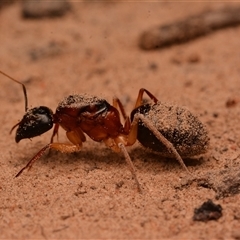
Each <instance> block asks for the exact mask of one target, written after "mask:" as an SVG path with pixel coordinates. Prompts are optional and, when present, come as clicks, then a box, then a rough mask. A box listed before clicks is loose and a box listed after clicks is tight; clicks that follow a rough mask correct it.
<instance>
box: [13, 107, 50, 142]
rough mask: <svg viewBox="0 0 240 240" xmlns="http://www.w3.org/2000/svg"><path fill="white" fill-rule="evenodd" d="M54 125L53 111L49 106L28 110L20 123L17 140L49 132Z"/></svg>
mask: <svg viewBox="0 0 240 240" xmlns="http://www.w3.org/2000/svg"><path fill="white" fill-rule="evenodd" d="M52 126H53V112H52V110H51V109H49V108H47V107H43V106H41V107H36V108H32V109H30V110H28V111H27V112H26V114H25V115H24V116H23V119H22V120H21V122H20V123H19V124H18V129H17V132H16V137H15V140H16V142H19V141H20V140H22V139H24V138H32V137H36V136H39V135H41V134H42V133H45V132H47V131H48V130H49V129H51V128H52Z"/></svg>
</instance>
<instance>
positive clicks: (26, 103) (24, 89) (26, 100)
mask: <svg viewBox="0 0 240 240" xmlns="http://www.w3.org/2000/svg"><path fill="white" fill-rule="evenodd" d="M0 73H1V74H3V75H4V76H6V77H8V78H10V79H11V80H13V81H14V82H16V83H19V84H21V85H22V88H23V94H24V98H25V112H27V109H28V99H27V90H26V87H25V85H24V84H23V83H21V82H19V81H18V80H16V79H14V78H12V77H10V76H9V75H7V74H6V73H4V72H2V71H1V70H0Z"/></svg>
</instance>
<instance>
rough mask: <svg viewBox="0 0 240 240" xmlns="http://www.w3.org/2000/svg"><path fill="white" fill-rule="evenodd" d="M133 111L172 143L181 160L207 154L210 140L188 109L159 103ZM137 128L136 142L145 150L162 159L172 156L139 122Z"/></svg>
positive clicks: (196, 118)
mask: <svg viewBox="0 0 240 240" xmlns="http://www.w3.org/2000/svg"><path fill="white" fill-rule="evenodd" d="M136 112H139V113H143V115H144V117H145V118H146V119H148V120H149V121H150V122H151V123H152V125H153V126H154V127H155V128H156V129H157V130H158V131H159V132H160V133H161V134H162V135H163V136H164V137H165V138H166V139H167V140H168V141H169V142H171V143H172V144H173V146H174V147H175V149H176V150H177V152H178V153H179V155H180V156H181V157H183V158H185V157H192V156H196V155H199V154H203V153H205V152H206V151H207V149H208V145H209V137H208V132H207V130H206V127H205V126H204V125H203V124H202V122H201V121H200V120H199V119H198V117H196V116H194V115H193V114H192V113H191V112H190V111H189V110H188V109H187V108H184V107H179V106H176V105H171V104H168V103H162V102H160V101H158V102H156V103H155V104H152V105H151V104H145V105H142V106H141V107H140V108H139V109H135V110H133V114H135V113H136ZM138 127H139V131H138V140H139V142H140V143H141V144H142V145H143V146H144V147H146V148H149V149H151V150H153V151H156V152H158V153H159V154H160V155H162V156H165V157H174V155H173V154H172V152H171V151H169V150H168V149H167V148H166V146H165V145H164V144H163V143H162V142H161V141H159V140H158V139H157V138H156V136H155V135H154V134H152V133H151V132H150V131H149V129H148V128H147V127H145V126H144V123H143V122H142V121H141V120H140V123H139V126H138Z"/></svg>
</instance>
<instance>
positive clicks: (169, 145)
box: [134, 113, 191, 175]
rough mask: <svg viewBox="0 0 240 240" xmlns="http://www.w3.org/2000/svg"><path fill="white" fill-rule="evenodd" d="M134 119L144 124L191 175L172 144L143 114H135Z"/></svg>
mask: <svg viewBox="0 0 240 240" xmlns="http://www.w3.org/2000/svg"><path fill="white" fill-rule="evenodd" d="M135 119H136V121H138V120H139V119H140V120H141V121H142V122H143V123H144V125H145V126H146V127H147V128H148V129H149V130H151V132H152V133H153V134H154V135H155V137H156V138H157V139H158V140H159V141H160V142H162V143H163V144H164V145H165V146H166V147H167V149H168V150H169V151H170V152H171V153H172V154H173V155H174V156H175V158H176V159H177V160H178V162H179V163H180V165H181V166H182V167H183V168H184V169H185V170H186V171H187V172H188V173H189V174H190V175H191V173H190V172H189V170H188V168H187V167H186V165H185V163H184V162H183V160H182V157H181V156H180V155H179V153H178V152H177V150H176V148H175V147H174V146H173V144H172V143H171V142H169V141H168V140H167V139H166V138H165V137H164V136H163V135H162V134H161V133H160V132H159V131H158V130H157V129H156V128H155V127H154V125H153V124H152V123H151V122H150V121H149V120H148V119H147V118H145V117H144V115H143V114H140V113H137V114H135V116H134V120H135Z"/></svg>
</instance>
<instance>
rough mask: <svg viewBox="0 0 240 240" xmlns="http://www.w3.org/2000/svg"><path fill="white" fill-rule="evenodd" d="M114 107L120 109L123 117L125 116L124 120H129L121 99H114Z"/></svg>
mask: <svg viewBox="0 0 240 240" xmlns="http://www.w3.org/2000/svg"><path fill="white" fill-rule="evenodd" d="M113 107H115V108H117V109H118V108H119V110H120V112H121V114H122V116H123V119H124V120H126V119H127V114H126V112H125V110H124V107H123V104H122V102H121V101H120V100H119V98H113Z"/></svg>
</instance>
